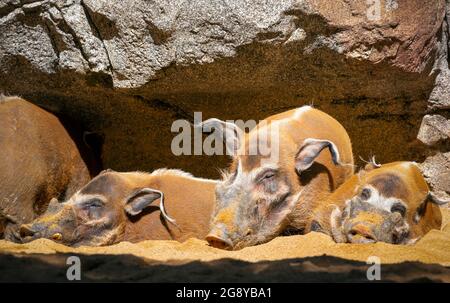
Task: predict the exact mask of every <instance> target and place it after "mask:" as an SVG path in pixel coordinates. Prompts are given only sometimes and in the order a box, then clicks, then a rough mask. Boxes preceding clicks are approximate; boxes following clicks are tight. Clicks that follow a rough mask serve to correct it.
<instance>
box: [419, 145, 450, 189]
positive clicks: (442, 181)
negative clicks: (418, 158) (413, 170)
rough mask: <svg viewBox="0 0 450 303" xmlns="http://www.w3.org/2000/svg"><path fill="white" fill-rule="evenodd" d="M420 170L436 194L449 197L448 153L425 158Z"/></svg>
mask: <svg viewBox="0 0 450 303" xmlns="http://www.w3.org/2000/svg"><path fill="white" fill-rule="evenodd" d="M421 169H422V171H423V173H424V175H425V178H427V181H428V182H429V183H430V184H431V186H432V187H433V189H434V190H435V191H436V192H437V194H439V195H442V196H443V197H445V195H450V153H439V154H437V155H435V156H432V157H429V158H427V160H426V161H425V162H424V163H422V165H421Z"/></svg>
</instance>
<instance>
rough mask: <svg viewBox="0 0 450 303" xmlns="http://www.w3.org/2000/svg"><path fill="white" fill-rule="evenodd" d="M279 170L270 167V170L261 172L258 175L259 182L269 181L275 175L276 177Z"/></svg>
mask: <svg viewBox="0 0 450 303" xmlns="http://www.w3.org/2000/svg"><path fill="white" fill-rule="evenodd" d="M276 173H277V171H276V170H273V169H270V170H266V171H264V172H262V173H260V174H259V175H258V176H257V177H256V180H258V182H264V181H268V180H271V179H273V177H275V175H276Z"/></svg>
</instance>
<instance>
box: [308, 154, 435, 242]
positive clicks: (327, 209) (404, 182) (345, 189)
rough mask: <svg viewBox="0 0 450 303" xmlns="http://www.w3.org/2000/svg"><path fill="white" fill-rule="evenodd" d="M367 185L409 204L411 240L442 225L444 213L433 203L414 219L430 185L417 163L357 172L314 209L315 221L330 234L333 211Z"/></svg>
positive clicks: (391, 165)
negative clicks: (442, 214)
mask: <svg viewBox="0 0 450 303" xmlns="http://www.w3.org/2000/svg"><path fill="white" fill-rule="evenodd" d="M365 184H371V185H373V186H375V187H376V188H377V189H379V190H380V192H381V193H382V194H384V195H386V196H387V197H395V198H398V199H400V200H401V201H403V202H404V203H405V204H406V205H407V212H406V217H405V218H406V221H407V223H408V224H409V226H410V235H409V238H410V239H416V238H420V237H422V236H423V235H424V234H425V233H427V232H428V231H430V230H431V229H440V228H441V222H442V216H441V212H440V209H439V206H437V205H436V204H434V203H427V204H426V209H425V213H424V214H423V217H422V218H421V219H420V221H419V222H418V223H415V222H414V216H415V214H416V211H417V209H418V207H419V206H420V205H421V204H422V203H423V202H424V201H426V199H428V198H427V195H428V193H429V187H428V185H427V183H426V182H425V179H424V178H423V176H422V174H421V172H420V170H419V168H418V167H417V165H415V164H413V163H411V162H394V163H389V164H384V165H382V166H381V167H380V168H371V169H370V170H369V171H365V170H363V171H361V172H360V173H359V174H356V175H354V176H353V177H351V178H350V179H349V180H348V181H347V182H345V183H344V184H343V185H341V186H340V187H339V188H338V189H337V190H336V191H335V192H334V193H333V194H332V195H330V196H329V197H328V198H327V199H325V200H323V202H322V203H320V205H319V206H318V207H317V208H316V209H315V210H314V215H313V219H312V221H316V222H317V223H319V225H320V226H321V229H322V231H323V232H325V233H327V234H331V226H330V216H331V213H332V212H333V210H334V209H335V208H336V207H338V208H339V209H341V210H342V209H343V208H344V207H345V203H346V201H348V200H350V199H352V197H354V196H355V195H356V194H358V192H359V191H360V189H361V188H362V187H363V186H364V185H365ZM392 185H396V186H392Z"/></svg>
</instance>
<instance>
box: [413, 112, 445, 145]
mask: <svg viewBox="0 0 450 303" xmlns="http://www.w3.org/2000/svg"><path fill="white" fill-rule="evenodd" d="M417 138H418V139H419V140H420V141H422V142H423V143H425V144H427V145H430V146H432V145H436V144H438V143H439V142H441V141H446V140H448V139H449V138H450V120H447V119H446V118H445V117H442V116H440V115H426V116H425V117H423V120H422V125H421V126H420V130H419V134H418V135H417Z"/></svg>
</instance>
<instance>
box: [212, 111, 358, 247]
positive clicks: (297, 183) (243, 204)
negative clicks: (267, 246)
mask: <svg viewBox="0 0 450 303" xmlns="http://www.w3.org/2000/svg"><path fill="white" fill-rule="evenodd" d="M280 121H281V122H280ZM261 125H263V127H261ZM264 125H267V128H264ZM273 125H278V126H279V129H278V130H279V158H278V161H277V162H276V163H272V160H270V155H269V156H266V155H262V154H256V155H255V154H251V153H250V151H249V146H250V145H251V143H250V142H254V141H255V140H254V138H255V137H258V138H261V137H265V136H261V133H262V132H263V131H264V129H266V130H269V131H270V132H273V130H274V128H273V127H272V126H273ZM268 137H269V141H270V136H268ZM308 138H314V139H317V140H328V141H332V142H333V143H334V144H335V145H336V147H337V149H338V152H339V154H340V162H341V163H344V165H335V164H334V163H333V161H332V157H331V155H330V153H329V152H321V153H320V154H319V155H318V156H317V158H315V161H314V163H313V164H312V166H311V167H309V169H307V170H305V171H302V172H301V173H300V175H299V173H298V171H297V170H296V166H295V163H296V157H297V153H298V152H299V149H300V147H302V146H303V143H304V141H305V139H308ZM242 142H244V144H241V146H240V147H239V150H238V152H237V154H236V155H235V156H234V157H233V162H232V164H231V166H230V172H231V173H229V174H227V175H225V178H224V180H223V182H221V183H220V184H219V186H218V188H217V190H216V192H217V193H218V196H217V195H216V201H217V203H218V209H216V210H215V219H214V220H213V223H212V231H211V234H210V236H209V240H208V241H210V243H212V245H217V244H219V242H220V241H222V242H225V241H227V242H228V246H230V247H229V248H231V246H233V247H232V248H234V249H238V248H242V247H245V246H248V245H255V244H259V243H263V242H267V241H269V240H270V239H271V238H273V237H275V236H277V235H278V234H280V233H281V232H283V231H286V230H297V231H300V232H302V231H303V230H304V229H305V228H306V226H307V225H308V223H309V219H310V215H311V213H310V212H311V211H312V209H313V208H315V207H316V205H317V203H318V202H319V201H322V200H323V199H325V198H326V197H327V196H328V195H329V194H330V193H331V192H332V191H334V190H335V189H336V188H337V187H338V186H339V185H341V184H342V183H344V182H345V181H346V180H347V179H348V178H349V177H350V176H351V175H352V174H353V154H352V146H351V142H350V138H349V136H348V134H347V132H346V131H345V129H344V127H343V126H342V125H341V124H340V123H339V122H338V121H336V120H335V119H334V118H332V117H331V116H329V115H327V114H326V113H324V112H322V111H319V110H317V109H314V108H311V107H304V108H300V109H294V110H290V111H287V112H284V113H281V114H277V115H274V116H271V117H269V118H267V119H265V120H263V121H261V122H260V124H259V125H258V127H257V128H255V129H253V130H252V131H250V132H249V133H246V134H244V136H243V138H242ZM262 160H267V161H269V163H271V164H273V165H275V166H277V173H276V175H275V177H274V181H273V182H272V185H270V186H272V187H273V192H271V191H270V190H268V189H267V188H264V186H263V185H261V184H256V183H255V181H251V180H250V179H251V177H249V176H251V175H252V173H253V172H254V171H256V169H258V168H260V167H262V164H261V163H262ZM239 165H241V166H240V167H242V173H241V175H242V176H245V177H244V178H247V179H245V180H247V181H248V182H247V181H242V182H241V181H238V182H241V183H239V184H236V183H235V182H234V179H233V178H235V176H237V175H238V174H237V173H236V172H237V171H238V167H239ZM236 178H239V177H236ZM249 184H250V185H249ZM242 186H244V188H242ZM233 190H234V192H233ZM300 193H301V194H300ZM275 196H277V197H275ZM274 197H275V198H274ZM297 198H298V200H295V199H297ZM277 199H281V200H277ZM294 200H295V201H294ZM274 201H278V203H279V207H277V208H275V209H273V208H271V203H273V202H274ZM275 203H277V202H275ZM292 205H295V206H292ZM292 208H293V210H292V211H291V209H292ZM252 209H255V210H254V211H253V212H252ZM221 212H226V213H229V214H232V215H228V216H225V218H229V220H223V219H221V218H224V216H221ZM262 223H264V224H262ZM255 226H256V227H257V228H258V230H255V228H253V227H255ZM226 238H228V239H226ZM219 246H220V247H221V245H218V247H219Z"/></svg>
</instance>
